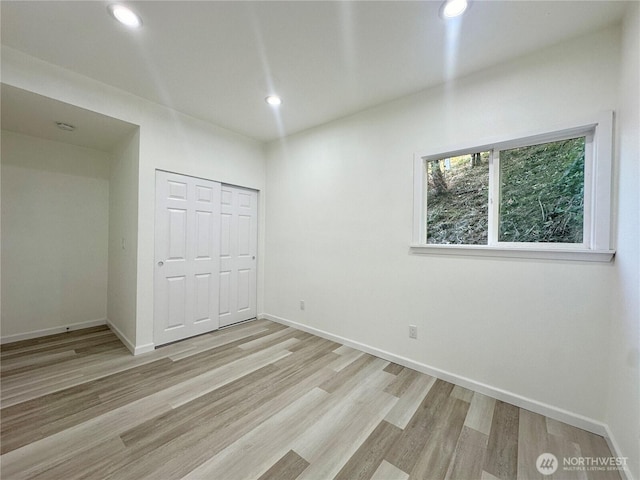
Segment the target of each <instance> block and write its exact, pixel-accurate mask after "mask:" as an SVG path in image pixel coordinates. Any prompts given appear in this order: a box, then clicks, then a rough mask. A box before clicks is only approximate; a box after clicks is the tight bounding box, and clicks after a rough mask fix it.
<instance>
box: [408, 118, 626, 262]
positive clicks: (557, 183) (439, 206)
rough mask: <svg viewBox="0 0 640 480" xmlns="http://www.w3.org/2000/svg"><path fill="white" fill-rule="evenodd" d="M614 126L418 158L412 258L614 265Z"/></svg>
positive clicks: (604, 123) (605, 122)
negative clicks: (436, 256)
mask: <svg viewBox="0 0 640 480" xmlns="http://www.w3.org/2000/svg"><path fill="white" fill-rule="evenodd" d="M612 117H613V114H612V113H611V112H610V113H608V114H606V115H603V116H602V118H601V119H599V121H598V122H594V123H590V124H586V125H584V126H580V127H574V128H568V129H561V130H556V131H554V132H551V133H544V134H536V135H530V136H526V137H522V138H518V139H514V140H511V139H509V140H503V141H498V142H494V143H490V144H484V145H481V146H476V147H472V148H464V149H452V150H449V151H445V152H444V153H440V154H427V155H416V160H415V166H414V176H415V178H414V181H415V195H414V196H415V201H414V208H415V212H414V241H413V243H412V251H413V252H414V253H446V254H467V255H468V254H471V255H492V256H510V257H534V258H562V259H577V260H592V261H608V260H610V259H611V257H612V256H613V253H614V252H613V251H612V250H610V206H611V205H610V204H611V198H610V197H611V185H610V184H611V151H612V143H611V142H612V124H613V121H612V120H613V118H612Z"/></svg>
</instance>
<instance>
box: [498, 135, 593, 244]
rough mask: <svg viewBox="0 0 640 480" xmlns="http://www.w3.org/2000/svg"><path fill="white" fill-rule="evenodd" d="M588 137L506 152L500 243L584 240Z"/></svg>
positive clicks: (502, 170)
mask: <svg viewBox="0 0 640 480" xmlns="http://www.w3.org/2000/svg"><path fill="white" fill-rule="evenodd" d="M584 152H585V139H584V137H580V138H574V139H570V140H563V141H558V142H551V143H545V144H541V145H534V146H530V147H520V148H514V149H511V150H502V151H501V152H500V192H501V200H500V216H499V218H500V227H499V236H498V240H499V241H500V242H547V243H552V242H553V243H582V240H583V217H584Z"/></svg>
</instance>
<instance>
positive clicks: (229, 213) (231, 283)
mask: <svg viewBox="0 0 640 480" xmlns="http://www.w3.org/2000/svg"><path fill="white" fill-rule="evenodd" d="M257 249H258V192H257V191H255V190H249V189H246V188H240V187H232V186H229V185H223V186H222V195H221V237H220V326H221V327H224V326H227V325H231V324H232V323H237V322H241V321H243V320H249V319H251V318H255V316H256V313H257V306H256V305H257V304H256V290H257V277H256V255H257Z"/></svg>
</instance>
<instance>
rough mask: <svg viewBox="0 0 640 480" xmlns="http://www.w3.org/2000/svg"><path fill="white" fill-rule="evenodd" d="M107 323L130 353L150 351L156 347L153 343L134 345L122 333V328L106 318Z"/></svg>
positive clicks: (136, 353) (137, 353) (138, 353)
mask: <svg viewBox="0 0 640 480" xmlns="http://www.w3.org/2000/svg"><path fill="white" fill-rule="evenodd" d="M107 325H108V326H109V328H110V329H111V331H112V332H113V333H115V335H116V337H118V338H119V339H120V341H121V342H122V343H123V344H124V346H125V347H127V349H128V350H129V351H130V352H131V354H132V355H140V354H142V353H147V352H152V351H153V350H154V349H155V348H156V346H155V344H153V343H149V344H147V345H140V346H137V347H136V346H135V344H134V343H133V342H132V341H131V340H129V338H128V337H127V336H126V335H125V334H124V333H122V330H120V329H119V328H118V327H116V326H115V325H114V324H113V323H111V322H110V321H109V320H107Z"/></svg>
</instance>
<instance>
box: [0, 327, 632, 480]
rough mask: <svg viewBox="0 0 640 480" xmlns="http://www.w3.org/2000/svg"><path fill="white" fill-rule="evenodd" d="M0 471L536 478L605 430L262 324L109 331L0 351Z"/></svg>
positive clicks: (78, 475)
mask: <svg viewBox="0 0 640 480" xmlns="http://www.w3.org/2000/svg"><path fill="white" fill-rule="evenodd" d="M0 382H1V383H0V386H1V387H2V388H1V402H2V410H1V411H0V414H1V437H0V446H1V448H0V450H1V453H2V456H1V457H0V475H1V477H2V479H3V480H19V479H50V480H59V479H60V480H62V479H64V480H67V479H100V480H102V479H114V480H115V479H117V480H121V479H122V480H126V479H135V480H138V479H154V480H165V479H166V480H169V479H181V478H184V479H197V480H200V479H202V480H204V479H207V480H249V479H260V480H266V479H274V480H294V479H298V480H303V479H311V480H325V479H326V480H329V479H340V480H366V479H374V480H407V479H429V480H436V479H465V480H474V479H478V480H481V479H486V480H490V479H502V480H509V479H523V480H529V479H538V478H550V479H551V478H555V479H558V478H567V479H574V478H575V479H598V480H599V479H620V475H619V473H618V472H615V471H614V472H606V471H563V469H562V467H560V468H559V469H558V470H557V471H556V473H554V474H553V475H550V476H546V477H545V476H543V475H541V474H540V473H538V471H537V469H536V467H535V462H536V459H537V457H538V455H540V454H541V453H544V452H550V453H553V454H555V455H556V457H558V459H560V462H562V457H563V456H567V457H569V456H585V457H586V456H591V457H599V456H610V455H611V453H610V451H609V449H608V447H607V444H606V442H605V440H604V439H603V438H602V437H599V436H597V435H593V434H591V433H588V432H585V431H583V430H580V429H577V428H574V427H571V426H569V425H565V424H562V423H560V422H557V421H555V420H551V419H549V418H545V417H543V416H540V415H538V414H535V413H532V412H529V411H526V410H523V409H520V408H517V407H515V406H513V405H509V404H507V403H504V402H500V401H497V400H494V399H492V398H489V397H486V396H484V395H481V394H479V393H474V392H472V391H470V390H466V389H464V388H462V387H459V386H454V385H452V384H450V383H447V382H444V381H442V380H439V379H435V378H432V377H429V376H428V375H424V374H421V373H419V372H416V371H414V370H411V369H408V368H405V367H402V366H400V365H396V364H393V363H389V362H387V361H385V360H382V359H380V358H376V357H374V356H371V355H368V354H365V353H362V352H359V351H357V350H354V349H352V348H349V347H346V346H344V345H340V344H338V343H335V342H332V341H329V340H325V339H322V338H319V337H316V336H314V335H311V334H308V333H305V332H301V331H298V330H295V329H293V328H290V327H285V326H282V325H279V324H276V323H271V322H268V321H265V320H258V321H253V322H249V323H245V324H241V325H238V326H235V327H231V328H228V329H224V330H222V331H218V332H214V333H211V334H207V335H202V336H199V337H195V338H192V339H189V340H185V341H183V342H179V343H175V344H172V345H168V346H165V347H162V348H159V349H157V350H155V351H154V352H150V353H148V354H144V355H140V356H137V357H133V356H131V355H130V354H129V352H128V351H127V350H126V348H125V347H124V346H123V345H122V344H121V343H120V342H119V340H118V339H117V338H116V337H115V335H114V334H113V333H112V332H111V331H110V330H108V329H107V328H106V327H96V328H91V329H86V330H79V331H75V332H71V333H66V334H61V335H52V336H49V337H43V338H40V339H36V340H29V341H24V342H17V343H13V344H8V345H3V346H2V348H1V380H0Z"/></svg>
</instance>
